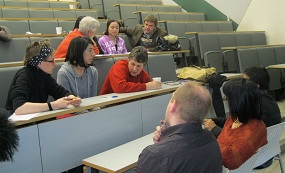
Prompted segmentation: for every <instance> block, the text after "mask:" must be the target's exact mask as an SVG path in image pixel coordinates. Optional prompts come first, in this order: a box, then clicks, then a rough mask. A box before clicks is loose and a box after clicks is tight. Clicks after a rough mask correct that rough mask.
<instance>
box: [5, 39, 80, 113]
mask: <svg viewBox="0 0 285 173" xmlns="http://www.w3.org/2000/svg"><path fill="white" fill-rule="evenodd" d="M24 66H25V67H23V68H21V69H20V70H18V71H17V73H16V75H15V77H14V79H13V80H12V83H11V86H10V89H9V91H8V97H7V100H6V106H5V107H6V109H7V110H8V111H10V112H11V113H13V112H15V113H16V114H17V115H21V114H29V113H37V112H43V111H48V110H53V109H60V108H66V107H67V106H68V105H69V104H72V105H74V106H79V105H80V104H81V99H80V98H79V97H75V96H74V95H73V94H72V93H70V92H69V91H68V90H66V89H65V88H63V87H62V86H60V85H59V84H57V83H56V81H55V79H53V78H52V77H51V73H52V72H53V69H54V67H55V61H54V52H53V50H52V48H51V47H50V42H49V41H48V40H47V39H45V40H41V41H39V42H33V43H31V44H29V45H28V47H27V48H26V55H25V57H24ZM49 95H51V96H52V97H53V98H54V99H55V101H53V102H47V100H48V96H49Z"/></svg>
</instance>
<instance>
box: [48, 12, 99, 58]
mask: <svg viewBox="0 0 285 173" xmlns="http://www.w3.org/2000/svg"><path fill="white" fill-rule="evenodd" d="M99 26H100V23H99V22H98V20H96V19H94V18H93V17H90V16H86V17H84V18H83V19H82V20H81V21H80V23H79V28H76V29H74V30H73V31H72V32H70V33H69V34H68V35H67V36H66V37H65V38H64V39H63V41H62V42H61V43H60V45H59V46H58V48H57V50H56V52H55V55H54V56H55V58H65V56H66V53H67V49H68V46H69V44H70V42H71V40H72V39H73V38H75V37H78V36H81V37H87V38H90V39H91V40H92V41H93V43H94V52H95V54H96V55H98V54H99V49H98V47H97V44H96V43H95V42H94V40H93V37H95V35H96V31H97V30H98V27H99Z"/></svg>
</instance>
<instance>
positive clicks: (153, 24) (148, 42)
mask: <svg viewBox="0 0 285 173" xmlns="http://www.w3.org/2000/svg"><path fill="white" fill-rule="evenodd" d="M120 33H125V34H126V35H127V36H129V37H131V46H132V48H134V47H136V46H144V47H146V48H154V47H155V46H156V38H157V37H158V36H165V35H167V32H166V31H164V30H163V29H161V28H159V27H157V18H156V17H155V16H154V15H148V16H146V17H145V19H144V24H143V25H140V24H138V25H136V26H135V27H134V28H127V27H121V28H120Z"/></svg>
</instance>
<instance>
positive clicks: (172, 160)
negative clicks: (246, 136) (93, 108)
mask: <svg viewBox="0 0 285 173" xmlns="http://www.w3.org/2000/svg"><path fill="white" fill-rule="evenodd" d="M210 106H211V96H210V94H209V91H208V90H207V89H206V88H205V87H204V86H202V85H200V84H198V83H196V82H193V81H191V82H188V83H185V84H183V85H182V86H180V87H179V88H178V89H177V90H176V91H175V92H174V93H173V94H172V98H171V99H170V101H169V103H168V105H167V108H166V112H165V120H164V122H163V125H162V128H161V127H160V126H157V127H156V131H155V133H154V137H153V140H154V143H155V144H153V145H150V146H148V147H146V148H145V149H144V150H143V151H142V153H141V154H140V156H139V160H138V162H137V165H136V167H135V168H134V172H136V173H138V172H142V173H145V172H147V173H160V172H168V173H174V172H199V173H208V172H211V173H221V172H222V155H221V151H220V148H219V145H218V142H217V140H216V138H215V137H214V135H213V134H211V132H208V131H207V130H203V129H202V126H201V123H202V122H203V119H204V117H206V115H207V113H208V111H209V108H210ZM166 122H167V124H169V127H167V128H166V125H165V123H166Z"/></svg>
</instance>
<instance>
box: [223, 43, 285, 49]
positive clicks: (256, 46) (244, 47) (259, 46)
mask: <svg viewBox="0 0 285 173" xmlns="http://www.w3.org/2000/svg"><path fill="white" fill-rule="evenodd" d="M278 46H285V44H273V45H251V46H232V47H221V50H236V49H249V48H262V47H278Z"/></svg>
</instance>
